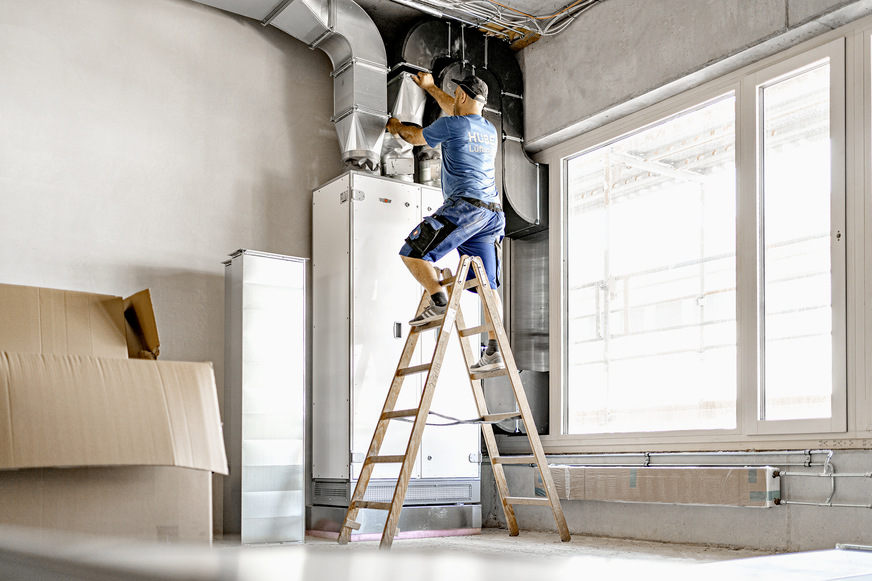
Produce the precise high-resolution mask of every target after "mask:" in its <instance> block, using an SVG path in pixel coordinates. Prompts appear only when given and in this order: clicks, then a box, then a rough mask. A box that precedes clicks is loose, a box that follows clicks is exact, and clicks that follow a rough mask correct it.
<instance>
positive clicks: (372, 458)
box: [367, 456, 406, 464]
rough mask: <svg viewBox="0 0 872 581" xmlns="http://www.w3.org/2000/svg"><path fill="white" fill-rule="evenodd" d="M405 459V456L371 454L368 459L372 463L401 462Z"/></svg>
mask: <svg viewBox="0 0 872 581" xmlns="http://www.w3.org/2000/svg"><path fill="white" fill-rule="evenodd" d="M405 459H406V457H405V456H370V457H369V458H367V461H368V462H370V463H371V464H399V463H401V462H403V461H404V460H405Z"/></svg>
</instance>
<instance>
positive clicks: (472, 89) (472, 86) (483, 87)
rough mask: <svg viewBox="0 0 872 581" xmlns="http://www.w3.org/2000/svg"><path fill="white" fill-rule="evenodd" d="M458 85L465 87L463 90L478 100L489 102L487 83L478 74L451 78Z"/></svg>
mask: <svg viewBox="0 0 872 581" xmlns="http://www.w3.org/2000/svg"><path fill="white" fill-rule="evenodd" d="M451 80H452V81H454V82H455V83H457V86H458V87H460V88H461V89H463V92H464V93H466V94H467V95H469V96H470V97H472V98H473V99H475V100H476V101H478V102H479V103H487V83H485V82H484V81H482V80H481V79H479V78H478V77H476V76H473V75H469V76H468V77H464V78H463V79H460V80H458V79H451Z"/></svg>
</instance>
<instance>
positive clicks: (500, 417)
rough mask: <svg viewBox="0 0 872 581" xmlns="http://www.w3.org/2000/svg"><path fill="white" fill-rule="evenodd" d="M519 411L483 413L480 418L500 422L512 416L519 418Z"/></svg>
mask: <svg viewBox="0 0 872 581" xmlns="http://www.w3.org/2000/svg"><path fill="white" fill-rule="evenodd" d="M520 417H521V412H506V413H501V414H485V415H484V416H482V419H483V420H484V421H486V422H501V421H503V420H510V419H512V418H520Z"/></svg>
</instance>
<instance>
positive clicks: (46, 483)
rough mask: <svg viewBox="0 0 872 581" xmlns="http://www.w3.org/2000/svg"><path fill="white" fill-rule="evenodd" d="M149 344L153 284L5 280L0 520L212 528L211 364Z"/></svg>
mask: <svg viewBox="0 0 872 581" xmlns="http://www.w3.org/2000/svg"><path fill="white" fill-rule="evenodd" d="M125 305H127V307H126V308H125ZM28 350H29V351H28ZM158 352H159V341H158V336H157V329H156V326H155V325H154V314H153V311H152V309H151V299H150V296H149V295H148V291H143V292H142V293H137V295H134V296H133V297H130V298H129V299H126V300H122V299H121V298H120V297H113V296H108V295H97V294H93V293H77V292H71V291H58V290H53V289H37V288H33V287H17V286H11V285H0V523H8V524H19V525H27V526H38V527H43V528H46V529H60V530H66V531H78V532H85V533H97V534H110V535H113V536H123V537H130V538H140V539H150V540H159V541H163V542H173V541H185V542H187V541H204V542H207V543H208V542H210V541H211V537H212V474H211V473H212V472H217V473H220V474H227V471H228V470H227V460H226V455H225V452H224V440H223V436H222V432H221V421H220V417H219V411H218V399H217V393H216V387H215V377H214V373H213V370H212V366H211V365H210V364H208V363H187V362H162V361H161V362H158V361H154V360H142V359H129V358H128V354H130V355H131V356H135V357H140V358H143V359H154V358H156V357H157V355H158Z"/></svg>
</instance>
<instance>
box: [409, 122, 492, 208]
mask: <svg viewBox="0 0 872 581" xmlns="http://www.w3.org/2000/svg"><path fill="white" fill-rule="evenodd" d="M424 139H425V140H426V141H427V145H429V146H430V147H436V146H438V145H439V144H440V143H441V144H442V197H443V198H444V199H446V200H447V199H448V198H450V197H452V196H455V197H461V196H462V197H465V198H477V199H479V200H484V201H486V202H499V196H498V195H497V188H496V183H495V181H494V173H495V172H494V160H495V159H496V156H497V130H496V129H495V128H494V126H493V125H491V123H490V121H488V120H487V119H485V118H484V117H482V116H481V115H460V116H456V115H455V116H450V117H440V118H439V119H437V120H436V121H435V122H434V123H433V124H432V125H430V126H428V127H426V128H425V129H424Z"/></svg>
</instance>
